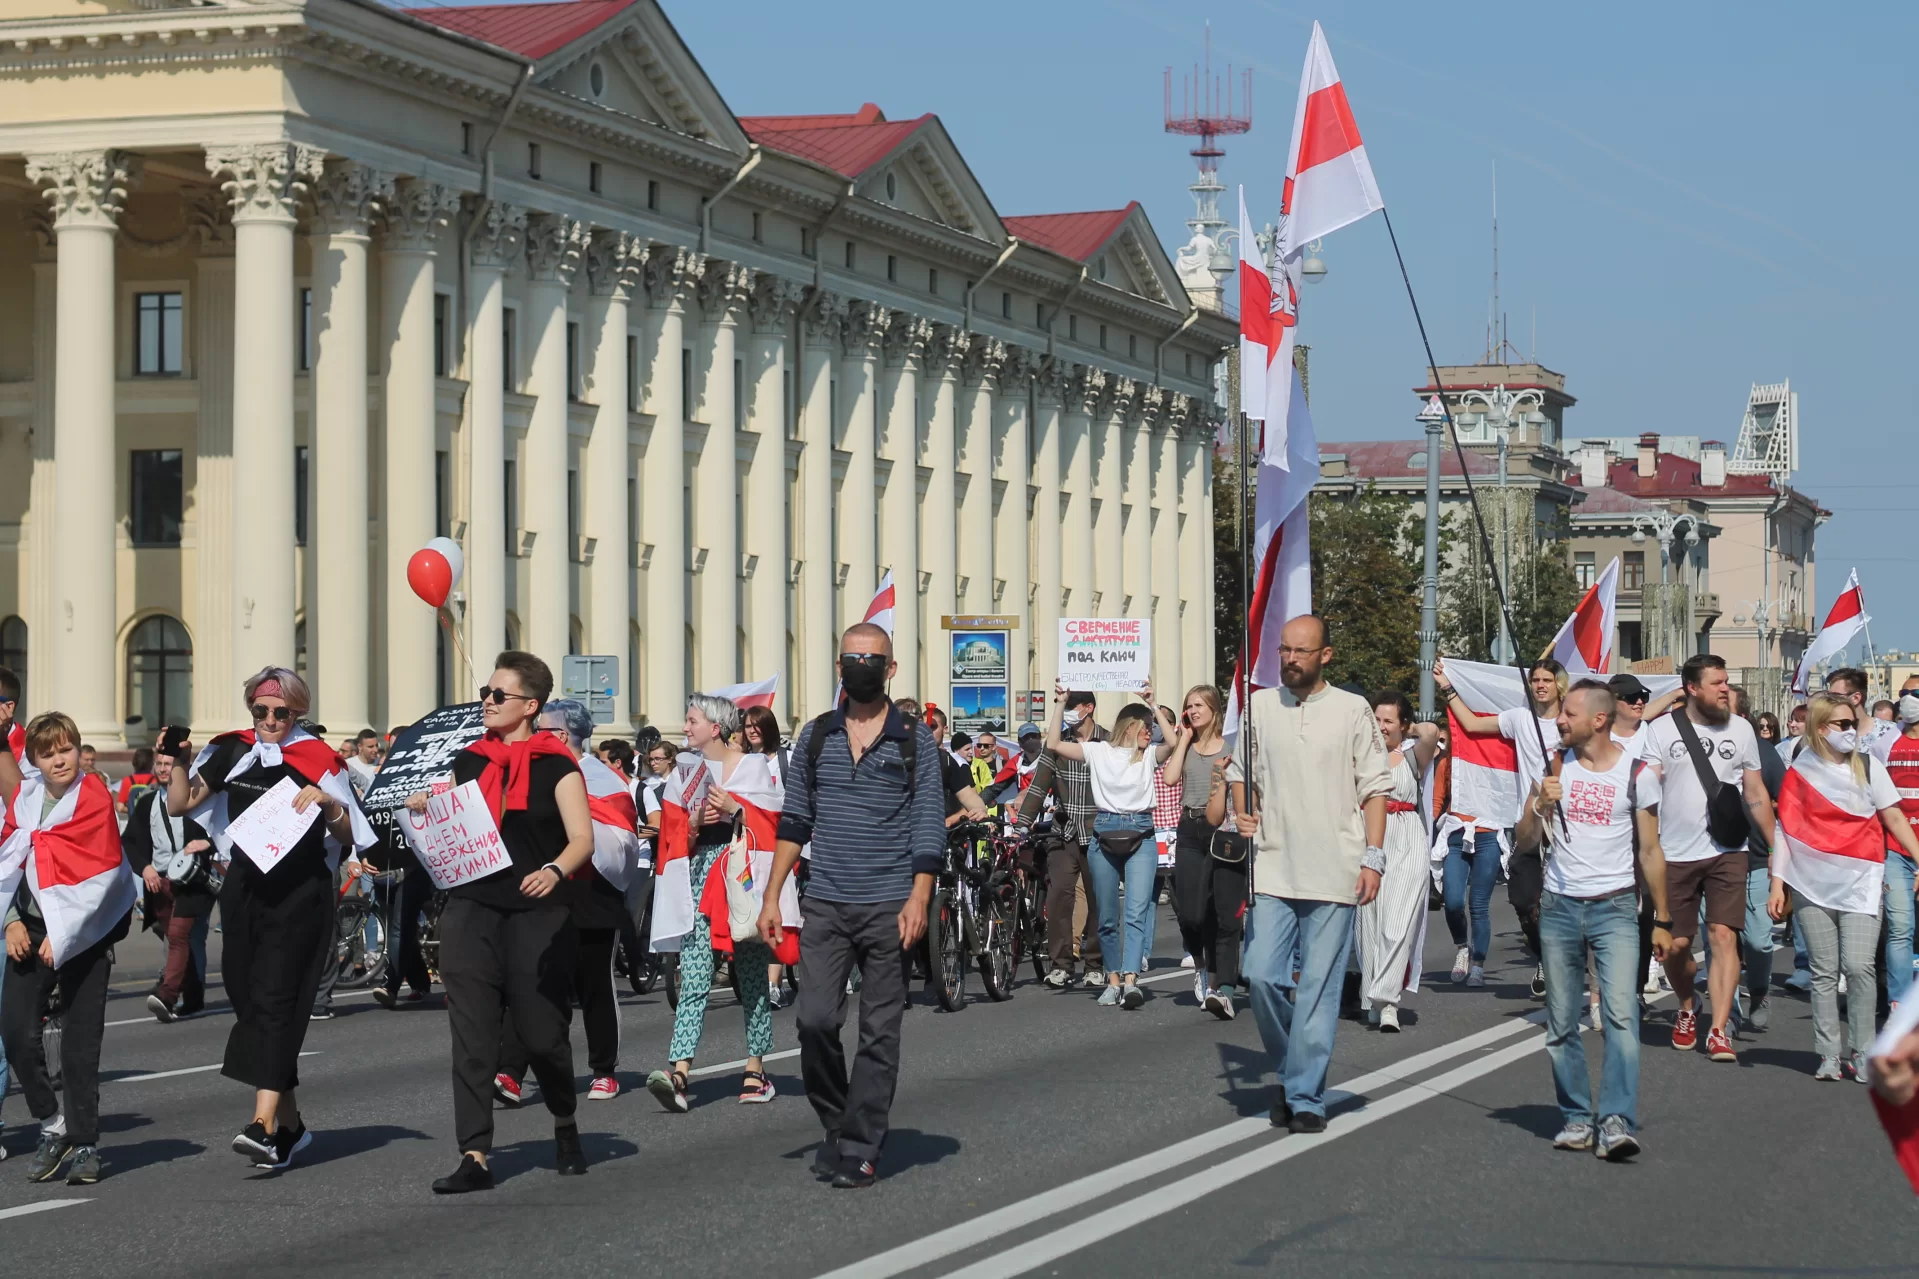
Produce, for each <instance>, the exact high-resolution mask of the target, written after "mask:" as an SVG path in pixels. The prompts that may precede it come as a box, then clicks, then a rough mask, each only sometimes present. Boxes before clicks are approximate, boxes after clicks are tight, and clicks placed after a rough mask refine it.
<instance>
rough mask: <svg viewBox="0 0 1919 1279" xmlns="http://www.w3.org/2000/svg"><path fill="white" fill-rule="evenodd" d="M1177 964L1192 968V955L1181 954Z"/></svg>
mask: <svg viewBox="0 0 1919 1279" xmlns="http://www.w3.org/2000/svg"><path fill="white" fill-rule="evenodd" d="M1179 966H1180V967H1181V968H1192V967H1194V963H1193V957H1192V956H1191V955H1181V956H1180V957H1179Z"/></svg>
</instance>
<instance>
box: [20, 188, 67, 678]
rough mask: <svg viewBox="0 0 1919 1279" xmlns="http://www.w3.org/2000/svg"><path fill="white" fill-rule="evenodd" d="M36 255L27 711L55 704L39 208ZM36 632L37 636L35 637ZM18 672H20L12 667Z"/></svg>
mask: <svg viewBox="0 0 1919 1279" xmlns="http://www.w3.org/2000/svg"><path fill="white" fill-rule="evenodd" d="M36 221H37V222H38V225H37V226H36V227H35V231H36V235H35V238H36V239H37V240H38V241H39V245H38V258H39V260H38V261H36V262H35V263H34V264H33V442H32V443H33V476H32V478H31V479H30V480H29V481H28V484H29V488H28V490H27V522H28V528H27V536H28V538H29V539H31V543H32V544H31V546H30V548H29V558H28V560H27V568H26V572H27V581H26V589H25V590H24V591H23V592H21V593H22V595H23V596H24V597H25V598H24V600H23V602H22V607H23V608H24V609H25V613H26V623H27V649H28V654H27V658H28V660H27V669H26V672H25V674H26V680H27V687H26V689H25V695H26V699H27V701H26V705H25V706H21V707H15V708H14V709H15V711H16V712H18V711H25V712H26V713H27V714H29V715H31V714H33V713H34V712H35V711H38V710H39V709H40V708H41V707H42V706H53V705H57V703H56V702H55V701H54V700H53V698H54V688H53V645H52V643H50V642H49V639H50V637H51V636H53V635H54V633H55V630H56V628H55V626H54V621H53V617H54V611H53V593H54V592H53V571H54V570H53V566H54V557H53V549H54V541H55V538H54V529H55V528H56V527H58V524H57V517H56V513H55V511H54V507H53V503H54V493H55V485H54V482H53V474H54V472H53V454H54V429H53V428H54V416H53V392H54V382H55V380H56V379H57V377H58V374H57V372H56V365H57V363H58V360H57V357H56V355H55V346H54V334H55V332H56V331H57V330H58V328H59V307H58V295H59V289H58V285H57V280H58V276H59V271H60V264H59V262H57V261H56V260H55V259H54V243H55V237H54V231H53V215H52V214H51V213H47V212H44V211H42V212H41V217H40V219H36ZM36 637H37V638H36ZM15 673H16V674H18V673H19V672H15Z"/></svg>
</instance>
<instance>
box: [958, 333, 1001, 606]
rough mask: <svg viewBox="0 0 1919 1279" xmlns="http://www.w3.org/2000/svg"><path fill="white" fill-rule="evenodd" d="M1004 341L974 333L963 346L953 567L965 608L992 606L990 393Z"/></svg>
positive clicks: (991, 424) (991, 406) (991, 396)
mask: <svg viewBox="0 0 1919 1279" xmlns="http://www.w3.org/2000/svg"><path fill="white" fill-rule="evenodd" d="M1005 363H1006V344H1005V343H1004V342H1001V341H1000V340H999V339H997V338H989V337H985V336H983V335H981V334H978V333H975V334H973V335H972V340H971V341H970V342H968V344H967V348H966V394H965V395H964V396H963V397H962V398H963V400H964V401H965V410H966V415H965V418H966V420H965V432H966V434H965V436H964V441H963V443H962V444H961V445H960V461H961V463H962V464H963V465H964V467H965V470H966V472H967V482H966V490H965V492H963V493H962V494H961V495H960V505H959V571H960V576H961V577H964V578H965V579H966V589H965V591H963V592H961V596H962V599H963V600H964V604H965V608H966V611H967V612H969V613H992V612H996V611H998V607H999V605H998V601H997V600H995V599H994V597H993V577H994V571H993V505H994V503H993V396H994V392H995V390H996V389H997V388H998V386H999V375H1000V369H1001V368H1002V366H1004V364H1005Z"/></svg>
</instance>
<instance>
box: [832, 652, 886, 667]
mask: <svg viewBox="0 0 1919 1279" xmlns="http://www.w3.org/2000/svg"><path fill="white" fill-rule="evenodd" d="M840 665H841V666H872V667H880V666H884V665H886V654H884V653H841V654H840Z"/></svg>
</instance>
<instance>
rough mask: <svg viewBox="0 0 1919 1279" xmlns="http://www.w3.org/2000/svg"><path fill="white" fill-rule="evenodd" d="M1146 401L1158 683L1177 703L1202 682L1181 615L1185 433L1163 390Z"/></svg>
mask: <svg viewBox="0 0 1919 1279" xmlns="http://www.w3.org/2000/svg"><path fill="white" fill-rule="evenodd" d="M1146 405H1147V412H1145V413H1143V414H1142V415H1141V429H1142V432H1143V433H1145V434H1148V435H1149V436H1150V439H1149V443H1148V448H1150V449H1151V450H1152V456H1153V475H1152V504H1151V516H1152V521H1153V533H1152V541H1153V599H1154V604H1153V670H1154V671H1155V672H1156V673H1155V674H1154V676H1153V687H1154V691H1156V692H1158V693H1159V694H1160V698H1159V700H1160V701H1162V702H1165V703H1166V704H1167V705H1168V706H1177V705H1178V703H1176V702H1174V701H1173V699H1172V697H1169V696H1167V694H1169V693H1170V694H1173V695H1175V696H1180V697H1184V696H1185V692H1186V689H1187V688H1188V687H1189V686H1191V685H1193V684H1196V683H1198V682H1199V681H1198V680H1195V679H1192V678H1190V677H1189V675H1188V672H1187V669H1186V643H1185V639H1186V637H1185V635H1184V634H1183V633H1182V630H1183V628H1182V627H1181V625H1180V616H1179V600H1180V596H1181V594H1182V593H1183V592H1184V591H1185V589H1186V588H1185V586H1184V585H1183V584H1182V583H1181V582H1180V567H1179V539H1180V532H1179V434H1178V432H1177V431H1175V430H1174V429H1173V426H1172V424H1171V423H1170V422H1168V421H1167V420H1166V413H1165V405H1166V393H1165V392H1164V391H1163V390H1161V389H1160V388H1159V387H1156V386H1155V387H1150V388H1148V390H1147V391H1146ZM1135 509H1137V508H1135Z"/></svg>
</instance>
